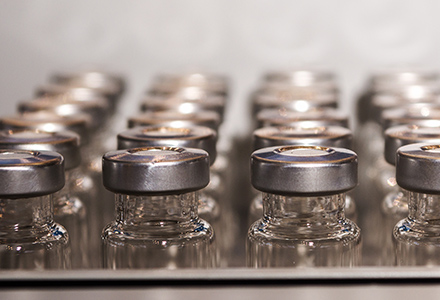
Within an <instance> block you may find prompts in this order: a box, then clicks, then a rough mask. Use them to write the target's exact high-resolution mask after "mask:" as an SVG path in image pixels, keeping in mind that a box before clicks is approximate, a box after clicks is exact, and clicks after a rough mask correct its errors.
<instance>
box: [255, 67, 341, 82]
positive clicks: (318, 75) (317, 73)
mask: <svg viewBox="0 0 440 300" xmlns="http://www.w3.org/2000/svg"><path fill="white" fill-rule="evenodd" d="M263 81H264V82H285V83H290V84H293V85H299V86H305V85H307V86H308V85H313V84H316V83H320V82H336V74H335V73H334V72H332V71H330V70H326V69H323V68H297V69H292V70H275V71H268V72H266V73H265V74H264V75H263Z"/></svg>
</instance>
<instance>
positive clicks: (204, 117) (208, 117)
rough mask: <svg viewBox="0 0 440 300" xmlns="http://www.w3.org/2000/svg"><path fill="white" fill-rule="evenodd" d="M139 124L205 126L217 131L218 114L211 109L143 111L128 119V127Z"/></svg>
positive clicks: (218, 123)
mask: <svg viewBox="0 0 440 300" xmlns="http://www.w3.org/2000/svg"><path fill="white" fill-rule="evenodd" d="M139 126H171V127H187V126H205V127H209V128H211V129H214V130H215V131H217V130H218V128H219V126H220V116H219V115H218V114H217V113H215V112H212V111H203V112H196V113H181V112H176V111H158V112H145V113H142V114H139V115H136V116H134V117H131V118H129V119H128V128H133V127H139Z"/></svg>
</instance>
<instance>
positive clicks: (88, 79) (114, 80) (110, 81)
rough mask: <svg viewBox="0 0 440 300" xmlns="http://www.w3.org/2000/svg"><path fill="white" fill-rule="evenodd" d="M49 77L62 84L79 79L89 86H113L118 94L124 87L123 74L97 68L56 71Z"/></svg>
mask: <svg viewBox="0 0 440 300" xmlns="http://www.w3.org/2000/svg"><path fill="white" fill-rule="evenodd" d="M50 79H51V81H52V82H55V83H60V84H64V85H66V84H69V83H72V82H78V81H81V82H83V83H84V85H85V86H89V87H91V88H103V87H106V86H115V91H116V93H117V94H118V95H119V96H120V95H121V94H122V93H123V92H124V91H125V89H126V82H125V79H124V76H122V75H120V74H115V73H110V72H107V71H102V70H97V69H96V70H95V69H88V70H77V71H67V72H57V73H55V74H53V75H52V76H51V78H50Z"/></svg>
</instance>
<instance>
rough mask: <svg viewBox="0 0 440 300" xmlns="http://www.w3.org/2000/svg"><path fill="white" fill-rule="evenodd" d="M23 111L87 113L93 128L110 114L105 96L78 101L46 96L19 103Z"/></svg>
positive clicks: (68, 114) (19, 107)
mask: <svg viewBox="0 0 440 300" xmlns="http://www.w3.org/2000/svg"><path fill="white" fill-rule="evenodd" d="M18 110H19V112H21V113H25V112H38V111H50V112H54V113H56V114H58V115H60V116H71V115H76V114H85V115H88V116H90V120H91V123H90V126H91V129H92V130H97V129H99V128H100V127H101V126H102V125H103V124H104V122H105V121H106V119H107V118H108V117H109V115H110V111H109V105H108V102H107V101H105V100H104V99H103V98H94V99H89V100H87V101H77V100H74V99H70V98H67V97H44V98H37V99H34V100H31V101H26V102H21V103H19V104H18Z"/></svg>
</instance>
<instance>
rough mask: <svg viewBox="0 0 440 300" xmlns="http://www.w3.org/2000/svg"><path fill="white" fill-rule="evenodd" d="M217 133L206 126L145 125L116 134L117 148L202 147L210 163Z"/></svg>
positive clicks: (213, 153) (213, 157) (214, 155)
mask: <svg viewBox="0 0 440 300" xmlns="http://www.w3.org/2000/svg"><path fill="white" fill-rule="evenodd" d="M216 142H217V133H216V132H215V131H214V130H213V129H211V128H208V127H202V126H188V127H169V126H145V127H135V128H132V129H129V130H126V131H123V132H121V133H120V134H118V149H130V148H140V147H150V146H172V147H184V148H197V149H203V150H205V151H206V152H208V153H209V158H210V162H211V164H213V163H214V161H215V158H216V156H217V152H216Z"/></svg>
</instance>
